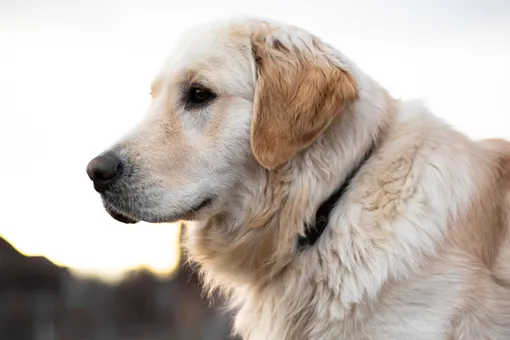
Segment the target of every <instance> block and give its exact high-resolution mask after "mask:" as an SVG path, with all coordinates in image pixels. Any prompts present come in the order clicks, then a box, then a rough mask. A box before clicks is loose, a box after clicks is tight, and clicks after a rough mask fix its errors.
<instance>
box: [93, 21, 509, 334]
mask: <svg viewBox="0 0 510 340" xmlns="http://www.w3.org/2000/svg"><path fill="white" fill-rule="evenodd" d="M197 82H199V83H201V85H203V86H205V87H207V88H209V89H211V90H212V91H214V93H215V94H216V95H217V98H215V99H214V100H213V101H212V102H211V103H210V104H208V105H206V106H204V107H201V108H199V109H187V108H186V105H182V103H180V101H181V100H182V93H185V92H186V89H188V88H189V87H190V86H191V84H195V83H197ZM153 97H154V100H153V103H152V104H151V107H150V108H149V113H148V119H145V120H144V121H142V122H141V123H140V125H139V126H138V127H137V128H136V129H135V130H134V131H133V132H132V133H130V134H129V135H127V136H126V137H125V138H124V139H123V140H122V141H121V142H119V143H118V144H117V145H116V146H114V147H113V148H112V149H111V150H112V152H115V153H116V154H117V155H119V157H121V158H122V160H123V162H124V166H125V167H126V168H127V169H130V174H131V175H130V176H120V177H119V179H117V182H116V183H115V184H114V185H112V186H111V188H110V190H109V191H108V192H106V193H104V195H103V199H104V201H105V206H106V207H107V208H108V209H109V210H110V211H115V212H120V213H122V214H124V215H126V216H129V217H131V218H133V219H136V220H144V221H149V222H165V221H168V222H171V221H175V220H178V219H190V220H194V221H196V222H195V223H193V224H191V225H190V226H189V227H188V228H187V230H186V241H185V248H186V250H187V252H188V254H189V257H190V259H191V260H192V261H193V262H195V263H197V264H198V265H199V267H200V270H201V272H202V273H203V277H204V280H205V283H206V284H207V286H208V287H210V288H211V289H214V288H221V289H222V290H223V291H224V292H226V293H227V294H228V295H229V297H230V306H231V307H232V308H233V309H234V310H236V317H235V323H234V330H235V332H236V333H238V334H240V335H241V336H242V338H243V339H245V340H295V339H303V340H304V339H309V340H312V339H317V340H318V339H322V340H327V339H356V340H362V339H363V340H369V339H370V340H376V339H379V340H387V339H413V340H419V339H423V340H425V339H427V340H429V339H430V340H432V339H434V340H435V339H445V340H461V339H464V340H467V339H473V340H474V339H476V340H478V339H493V340H496V339H500V340H503V339H509V338H510V288H509V285H510V235H509V233H508V212H509V203H510V201H509V199H510V196H509V188H510V187H509V185H510V144H509V143H507V142H505V141H502V140H491V141H482V142H476V141H473V140H470V139H469V138H467V137H466V136H464V135H463V134H461V133H459V132H456V131H454V130H453V129H452V128H451V127H450V126H448V125H446V124H445V123H444V122H443V121H441V120H440V119H438V118H437V117H435V116H434V115H433V114H432V113H431V112H429V111H428V110H427V108H425V107H424V106H423V105H422V104H421V103H419V102H402V101H399V100H396V99H394V98H392V97H391V96H390V95H389V94H388V92H387V91H386V90H385V89H384V88H382V87H381V86H380V85H379V84H378V83H377V82H376V81H374V80H373V79H371V78H370V77H369V76H368V75H366V74H365V73H363V72H362V71H361V70H360V69H359V68H358V67H357V66H356V65H355V64H354V63H353V62H351V61H350V60H349V59H347V58H346V57H345V56H344V55H343V54H342V53H341V52H339V51H338V50H337V49H335V48H333V47H332V46H330V45H328V44H326V43H325V42H323V41H321V40H320V39H319V38H318V37H316V36H313V35H312V34H310V33H309V32H306V31H304V30H302V29H300V28H297V27H294V26H291V25H287V24H284V23H279V22H274V21H269V20H260V19H256V18H234V19H230V20H224V21H220V22H214V23H208V24H204V25H202V26H199V27H196V28H194V29H192V30H190V31H188V32H187V33H186V34H185V35H184V36H183V38H182V40H181V42H180V43H179V44H178V45H177V47H176V49H175V52H174V53H173V54H172V56H171V58H170V59H169V60H168V62H167V63H165V65H164V67H163V69H162V71H161V73H160V74H159V75H158V77H157V78H156V80H155V82H154V85H153ZM372 143H375V145H376V148H375V151H374V153H373V154H372V156H371V157H370V159H369V160H368V162H367V163H366V164H365V165H364V166H363V167H362V168H361V170H360V172H359V173H358V174H357V175H356V177H355V178H354V180H353V182H352V183H351V185H350V186H349V188H348V190H347V192H346V194H345V195H344V197H343V198H342V199H341V201H340V202H339V203H338V205H337V206H336V207H335V209H334V210H333V212H332V214H331V216H330V223H329V225H328V227H327V228H326V230H325V232H324V233H323V235H322V236H321V237H320V239H319V240H318V242H317V243H316V244H315V245H314V246H312V247H310V248H308V249H305V250H303V251H299V250H298V249H297V247H296V246H297V237H298V235H299V234H303V232H304V226H305V223H306V222H308V221H310V220H311V219H312V218H313V217H314V215H315V212H316V210H317V208H318V207H319V206H320V204H321V202H323V201H324V200H325V199H326V198H327V197H328V196H329V195H330V194H331V193H332V192H333V191H335V189H337V188H338V187H339V186H340V185H341V183H342V182H343V180H344V179H345V178H346V176H347V175H348V174H349V172H350V171H351V170H352V169H353V168H354V167H355V166H356V164H357V163H358V162H360V160H361V159H362V157H363V155H364V154H365V152H366V151H367V149H368V148H369V147H370V145H371V144H372ZM204 197H212V198H213V199H212V201H211V203H210V204H207V205H206V206H204V207H201V208H200V209H194V208H193V207H195V206H196V204H197V202H200V201H201V200H203V199H204Z"/></svg>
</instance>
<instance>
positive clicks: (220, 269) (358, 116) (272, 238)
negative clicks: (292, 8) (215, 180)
mask: <svg viewBox="0 0 510 340" xmlns="http://www.w3.org/2000/svg"><path fill="white" fill-rule="evenodd" d="M353 72H354V73H355V72H357V70H353ZM354 75H355V76H356V74H354ZM358 79H368V80H366V81H365V83H359V84H358V87H359V99H358V100H357V101H356V102H355V103H354V104H352V105H351V106H349V107H348V108H346V109H345V112H343V114H342V115H340V116H339V117H338V118H337V119H336V120H335V121H334V122H333V123H332V125H331V126H330V128H329V129H328V130H327V131H326V133H325V134H324V135H323V136H322V137H321V138H320V139H318V140H317V141H316V142H315V143H314V144H312V145H311V146H310V147H309V148H308V149H307V150H305V151H304V152H302V153H301V154H300V155H299V156H297V157H295V158H294V159H293V160H291V161H290V162H289V163H288V164H287V165H286V166H285V167H283V168H282V169H281V170H279V171H267V170H264V169H262V168H261V167H255V168H256V170H254V171H255V173H252V177H251V178H246V180H245V181H243V184H241V187H240V188H239V190H238V192H237V194H233V195H232V198H231V199H232V201H231V202H229V204H230V206H229V212H228V213H225V214H221V215H217V216H215V217H213V218H211V219H210V220H209V221H207V222H206V223H204V224H203V225H200V226H197V227H196V229H195V230H194V231H193V232H191V233H190V235H189V239H188V241H187V243H188V244H187V248H188V251H189V253H190V257H191V258H192V259H193V260H195V261H197V262H199V263H200V264H201V266H202V270H203V273H204V274H205V275H204V279H205V283H206V284H208V285H210V286H212V287H218V286H220V287H223V288H227V289H233V288H236V287H241V286H244V287H246V286H258V287H261V286H264V285H265V284H267V283H268V282H269V280H271V279H274V278H275V277H276V276H278V275H280V274H281V273H282V272H283V271H284V270H285V268H286V267H288V266H289V264H291V263H292V260H293V259H294V258H295V256H296V253H297V238H298V236H299V235H304V233H305V225H306V224H307V223H310V222H312V221H313V219H314V218H315V213H316V211H317V209H318V207H319V206H320V205H321V203H322V202H324V201H325V200H326V199H327V198H328V197H329V196H331V195H332V194H333V193H334V192H335V190H337V189H338V188H339V186H340V185H341V184H342V183H343V182H344V181H345V180H346V178H347V176H348V175H349V174H350V173H351V172H352V170H353V169H354V168H355V167H356V166H357V165H358V164H359V163H360V162H361V161H362V159H363V157H364V155H365V152H366V151H367V150H368V149H369V148H370V146H371V145H372V143H373V142H374V141H376V140H380V139H381V136H383V135H384V133H385V131H386V129H387V128H388V124H389V123H390V122H391V120H392V119H393V116H394V113H395V106H396V105H397V104H396V101H395V100H394V99H392V98H391V97H390V96H389V94H388V93H387V92H386V91H385V90H384V89H383V88H382V87H380V86H379V85H378V84H377V83H376V82H375V81H372V80H370V79H369V78H368V77H366V76H363V77H358ZM360 127H363V129H360ZM315 246H318V245H315Z"/></svg>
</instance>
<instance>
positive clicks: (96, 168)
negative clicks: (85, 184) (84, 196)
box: [87, 153, 121, 193]
mask: <svg viewBox="0 0 510 340" xmlns="http://www.w3.org/2000/svg"><path fill="white" fill-rule="evenodd" d="M120 170H121V163H120V160H119V158H118V157H116V156H115V155H113V154H111V153H108V154H105V155H101V156H97V157H96V158H94V159H93V160H91V161H90V162H89V164H88V165H87V175H89V178H90V179H91V180H92V182H94V188H95V189H96V191H97V192H99V193H104V192H105V191H106V188H107V185H108V183H110V182H111V181H112V180H113V179H114V178H115V177H117V175H118V174H119V173H120Z"/></svg>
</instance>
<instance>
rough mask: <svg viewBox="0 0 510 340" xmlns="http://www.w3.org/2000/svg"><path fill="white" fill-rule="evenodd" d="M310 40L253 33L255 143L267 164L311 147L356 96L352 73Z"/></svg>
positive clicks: (270, 166)
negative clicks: (284, 40)
mask: <svg viewBox="0 0 510 340" xmlns="http://www.w3.org/2000/svg"><path fill="white" fill-rule="evenodd" d="M313 39H315V38H313ZM301 42H302V41H301ZM311 45H312V46H308V47H307V46H299V47H298V46H296V44H292V43H289V42H287V43H286V44H283V43H282V42H281V41H280V40H278V38H275V37H268V36H267V35H266V36H264V35H253V36H252V50H253V54H254V57H255V61H256V67H257V83H256V90H255V102H254V108H253V120H252V124H251V147H252V150H253V153H254V155H255V158H256V159H257V160H258V162H259V163H260V164H261V165H262V166H264V167H265V168H267V169H274V168H275V167H277V166H279V165H282V164H283V163H285V162H287V161H288V160H290V159H291V158H293V157H294V156H295V155H296V154H297V153H298V152H299V151H301V150H303V149H305V148H306V147H307V146H309V145H310V144H311V143H312V142H313V141H314V140H315V139H316V138H317V137H318V136H320V135H321V134H322V133H323V132H324V130H326V128H327V127H328V126H329V124H330V123H331V122H332V120H333V119H334V118H335V117H336V116H337V115H338V114H339V113H340V112H341V111H342V109H343V108H344V107H345V105H346V104H348V103H350V102H352V101H354V100H355V99H356V97H357V95H358V91H357V87H356V82H355V80H354V78H353V77H352V75H351V74H350V73H348V72H347V71H346V70H344V69H342V68H341V67H339V66H338V65H336V64H334V63H333V62H332V61H331V59H330V56H328V55H327V53H325V52H324V48H323V47H324V46H323V45H322V43H321V42H319V41H316V40H313V42H312V44H311Z"/></svg>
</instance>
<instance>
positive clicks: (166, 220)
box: [106, 197, 213, 224]
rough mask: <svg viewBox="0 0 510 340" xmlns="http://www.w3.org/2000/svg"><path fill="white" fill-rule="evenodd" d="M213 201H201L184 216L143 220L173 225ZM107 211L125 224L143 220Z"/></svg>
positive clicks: (209, 198)
mask: <svg viewBox="0 0 510 340" xmlns="http://www.w3.org/2000/svg"><path fill="white" fill-rule="evenodd" d="M212 201H213V198H212V197H208V198H206V199H204V200H203V201H201V202H200V203H199V204H197V205H196V206H194V207H192V208H191V209H189V210H188V211H186V212H185V213H182V214H179V215H175V216H172V217H168V218H156V219H154V220H146V219H142V220H144V221H145V222H149V223H172V222H176V221H179V220H180V219H182V217H184V216H186V215H189V214H191V213H196V212H198V211H199V210H200V209H202V208H204V207H205V206H207V205H209V204H211V203H212ZM106 211H107V212H108V214H109V215H110V216H111V217H112V218H113V219H115V220H116V221H119V222H122V223H125V224H135V223H138V222H140V221H141V220H138V219H136V218H134V217H131V216H128V215H127V214H124V213H122V212H119V211H118V210H117V209H115V210H112V209H108V208H106Z"/></svg>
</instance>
